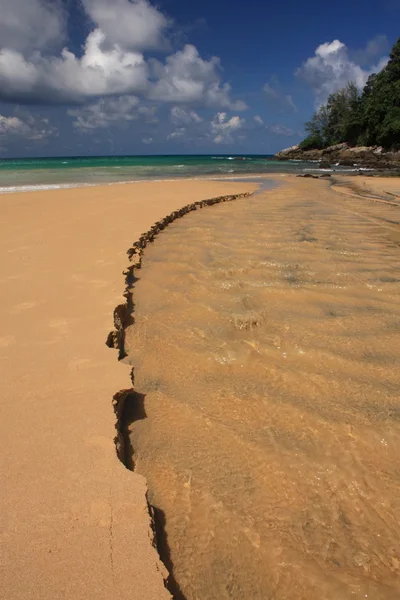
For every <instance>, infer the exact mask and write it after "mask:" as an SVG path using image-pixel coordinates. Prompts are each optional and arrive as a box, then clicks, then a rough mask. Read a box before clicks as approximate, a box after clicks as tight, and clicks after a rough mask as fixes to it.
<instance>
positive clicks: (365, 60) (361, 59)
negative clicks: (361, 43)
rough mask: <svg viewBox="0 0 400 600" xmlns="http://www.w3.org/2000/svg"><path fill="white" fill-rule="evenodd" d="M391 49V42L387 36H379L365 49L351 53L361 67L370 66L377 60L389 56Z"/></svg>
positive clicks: (370, 41)
mask: <svg viewBox="0 0 400 600" xmlns="http://www.w3.org/2000/svg"><path fill="white" fill-rule="evenodd" d="M389 49H390V44H389V40H388V38H387V36H386V35H377V36H375V37H374V38H372V40H369V42H367V44H366V46H365V48H361V49H360V50H355V51H354V52H351V53H350V54H351V58H352V60H353V61H354V62H356V63H358V64H360V65H367V66H369V65H370V64H371V63H372V62H374V61H375V60H376V59H377V58H380V57H382V56H383V55H385V54H387V53H388V51H389Z"/></svg>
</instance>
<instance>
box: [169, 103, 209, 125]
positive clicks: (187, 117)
mask: <svg viewBox="0 0 400 600" xmlns="http://www.w3.org/2000/svg"><path fill="white" fill-rule="evenodd" d="M170 115H171V121H172V123H174V124H175V125H180V124H184V125H190V124H192V123H201V122H202V121H203V119H202V118H201V117H200V115H198V114H197V112H196V111H194V110H190V109H188V108H184V107H183V106H173V107H172V108H171V110H170Z"/></svg>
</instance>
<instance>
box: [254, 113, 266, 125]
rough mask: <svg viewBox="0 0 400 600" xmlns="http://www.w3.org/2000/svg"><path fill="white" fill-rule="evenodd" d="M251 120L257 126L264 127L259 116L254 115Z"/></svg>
mask: <svg viewBox="0 0 400 600" xmlns="http://www.w3.org/2000/svg"><path fill="white" fill-rule="evenodd" d="M253 120H254V122H255V123H257V125H264V121H263V120H262V118H261V117H260V115H256V116H255V117H253Z"/></svg>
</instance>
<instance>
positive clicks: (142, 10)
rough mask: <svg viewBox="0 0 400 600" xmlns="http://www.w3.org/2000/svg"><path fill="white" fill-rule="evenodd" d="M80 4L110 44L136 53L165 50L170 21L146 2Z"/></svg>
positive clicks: (121, 0) (103, 0) (109, 0)
mask: <svg viewBox="0 0 400 600" xmlns="http://www.w3.org/2000/svg"><path fill="white" fill-rule="evenodd" d="M82 4H83V6H84V8H85V10H86V12H87V14H88V15H89V16H90V18H91V19H92V21H93V22H94V24H95V25H96V27H98V28H99V29H101V30H102V31H103V33H104V34H105V36H106V39H107V41H108V42H109V43H110V44H112V45H113V44H118V45H119V46H121V48H124V49H127V50H139V51H141V50H149V49H154V48H160V47H164V46H165V40H164V37H163V36H164V33H165V31H166V29H167V28H168V27H169V26H170V24H171V21H170V19H168V18H167V17H166V16H165V15H164V14H163V13H162V12H160V11H159V10H158V9H157V8H155V7H154V6H152V5H151V4H150V2H148V1H147V0H82Z"/></svg>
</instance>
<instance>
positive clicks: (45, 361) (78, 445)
mask: <svg viewBox="0 0 400 600" xmlns="http://www.w3.org/2000/svg"><path fill="white" fill-rule="evenodd" d="M255 188H256V186H255V185H249V184H243V183H241V184H240V183H216V182H212V181H209V182H206V181H185V182H157V183H141V184H134V185H118V186H108V187H99V188H88V189H73V190H63V191H55V192H35V193H23V194H8V195H2V196H0V228H1V229H0V231H1V236H0V244H1V255H2V268H1V274H0V286H1V287H0V290H1V308H2V310H1V316H0V329H1V333H0V364H1V378H2V394H1V439H2V450H1V459H2V468H1V473H2V476H1V477H2V479H1V482H0V487H1V491H2V493H1V507H0V520H1V547H2V557H1V561H2V576H1V586H0V587H1V597H2V598H6V599H7V600H21V599H22V598H24V599H25V598H26V599H29V600H45V599H49V600H56V599H58V598H66V599H68V600H91V599H96V600H102V599H104V600H111V599H118V600H122V599H129V600H151V599H154V600H162V599H163V598H165V599H167V598H169V597H170V594H169V593H168V591H167V590H166V589H165V587H164V581H163V574H166V572H165V569H164V567H163V565H162V564H161V563H160V561H159V559H158V555H157V552H156V550H155V548H154V547H153V545H152V540H153V532H152V528H151V524H150V518H149V513H148V506H147V502H146V491H147V488H146V482H145V480H144V478H143V477H142V476H140V475H139V474H134V473H130V472H129V471H128V470H126V469H125V468H124V467H123V466H122V464H121V463H120V462H119V461H118V459H117V457H116V452H115V446H114V442H113V440H114V437H115V415H114V413H113V408H112V399H113V396H114V394H115V393H116V392H118V391H119V390H121V389H124V388H127V389H129V387H130V385H131V382H130V377H129V369H128V368H127V366H126V365H124V364H121V363H118V361H117V352H115V351H112V350H110V349H109V348H108V347H107V346H106V344H105V341H106V338H107V334H108V333H109V332H110V330H111V329H112V327H113V311H114V308H115V306H116V305H117V304H119V303H121V302H122V301H123V298H122V292H123V276H122V274H121V273H122V271H123V269H125V268H126V266H127V263H128V260H127V256H126V251H127V249H128V248H129V247H130V246H131V245H132V242H133V241H135V240H136V239H137V238H138V237H139V235H140V234H141V232H142V231H145V230H147V229H149V228H150V227H151V225H152V224H153V223H154V222H155V221H156V220H158V219H160V218H162V217H163V216H164V215H165V214H168V213H170V212H171V211H173V210H175V209H178V208H180V207H182V206H184V205H186V204H187V203H188V202H193V201H195V200H202V199H204V198H210V197H213V196H219V195H223V194H230V193H238V192H245V191H250V190H252V189H255Z"/></svg>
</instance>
